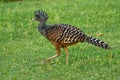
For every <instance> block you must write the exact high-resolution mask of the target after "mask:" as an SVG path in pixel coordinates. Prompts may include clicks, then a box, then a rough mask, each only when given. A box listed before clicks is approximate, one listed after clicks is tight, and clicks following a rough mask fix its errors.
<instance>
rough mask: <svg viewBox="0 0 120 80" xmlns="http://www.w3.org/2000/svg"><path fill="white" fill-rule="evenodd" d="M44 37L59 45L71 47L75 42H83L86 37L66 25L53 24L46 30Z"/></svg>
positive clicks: (74, 28)
mask: <svg viewBox="0 0 120 80" xmlns="http://www.w3.org/2000/svg"><path fill="white" fill-rule="evenodd" d="M46 35H47V36H46V37H47V38H48V39H49V40H50V41H52V42H57V43H59V44H61V45H65V46H68V45H71V44H74V43H77V42H83V41H84V40H85V38H86V35H85V34H84V33H83V31H81V30H80V29H78V28H76V27H74V26H71V25H68V24H55V25H53V26H51V27H48V28H47V29H46Z"/></svg>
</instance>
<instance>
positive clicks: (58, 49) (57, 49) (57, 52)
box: [42, 48, 61, 63]
mask: <svg viewBox="0 0 120 80" xmlns="http://www.w3.org/2000/svg"><path fill="white" fill-rule="evenodd" d="M60 54H61V53H60V48H56V55H54V56H52V57H49V58H48V59H46V60H44V61H42V63H45V62H47V61H50V60H51V59H54V58H56V57H58V56H60Z"/></svg>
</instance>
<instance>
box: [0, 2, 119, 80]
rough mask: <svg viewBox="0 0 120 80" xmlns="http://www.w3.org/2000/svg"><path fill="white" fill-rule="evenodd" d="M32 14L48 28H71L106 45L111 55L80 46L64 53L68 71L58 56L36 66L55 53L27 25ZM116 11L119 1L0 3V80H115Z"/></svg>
mask: <svg viewBox="0 0 120 80" xmlns="http://www.w3.org/2000/svg"><path fill="white" fill-rule="evenodd" d="M37 9H43V10H44V11H46V12H47V13H48V15H49V19H48V21H47V24H55V23H66V24H71V25H74V26H76V27H78V28H80V29H81V30H83V31H84V32H85V33H86V34H87V35H90V36H94V37H96V38H99V39H102V40H104V41H106V42H107V43H108V44H109V45H110V47H111V50H104V49H101V48H98V47H95V46H92V45H90V44H87V43H82V44H81V43H79V44H77V45H74V46H71V47H68V49H69V54H70V55H69V64H68V65H65V52H64V51H63V50H62V54H61V56H60V57H59V58H57V59H54V60H52V61H50V62H48V63H47V64H40V61H41V60H43V59H46V58H48V57H50V56H52V55H54V54H55V49H54V47H53V46H52V45H51V43H50V42H49V41H48V40H47V39H45V38H44V37H43V36H42V35H40V33H39V32H38V30H37V25H38V22H35V21H32V20H31V18H32V17H34V14H33V13H34V11H35V10H37ZM119 9H120V0H74V1H73V0H31V1H22V2H21V1H18V2H7V3H4V2H0V80H119V79H120V10H119ZM96 34H102V36H97V35H96Z"/></svg>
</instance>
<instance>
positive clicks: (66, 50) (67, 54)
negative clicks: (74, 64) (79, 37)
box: [63, 47, 69, 64]
mask: <svg viewBox="0 0 120 80" xmlns="http://www.w3.org/2000/svg"><path fill="white" fill-rule="evenodd" d="M63 49H64V50H65V52H66V64H68V56H69V53H68V49H67V47H64V48H63Z"/></svg>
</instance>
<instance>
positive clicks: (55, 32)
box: [34, 10, 110, 64]
mask: <svg viewBox="0 0 120 80" xmlns="http://www.w3.org/2000/svg"><path fill="white" fill-rule="evenodd" d="M34 15H35V17H34V20H37V21H39V22H40V24H39V25H38V30H39V32H40V33H41V34H42V35H43V36H44V37H46V38H47V39H48V40H49V41H50V42H51V43H52V44H53V45H54V46H55V49H56V55H54V56H52V57H50V58H48V59H46V60H44V61H42V63H44V62H46V61H49V60H51V59H53V58H56V57H58V56H60V54H61V52H60V49H61V48H63V49H64V50H65V52H66V64H68V56H69V54H68V49H67V46H71V45H73V44H76V43H78V42H88V43H91V44H93V45H95V46H98V47H101V48H103V49H110V47H109V45H108V44H106V43H105V42H104V41H102V40H99V39H96V38H94V37H90V36H87V35H86V34H85V33H84V32H83V31H82V30H80V29H79V28H77V27H74V26H72V25H68V24H54V25H47V24H46V21H47V19H48V15H47V13H46V12H44V11H43V10H37V11H35V12H34Z"/></svg>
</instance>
